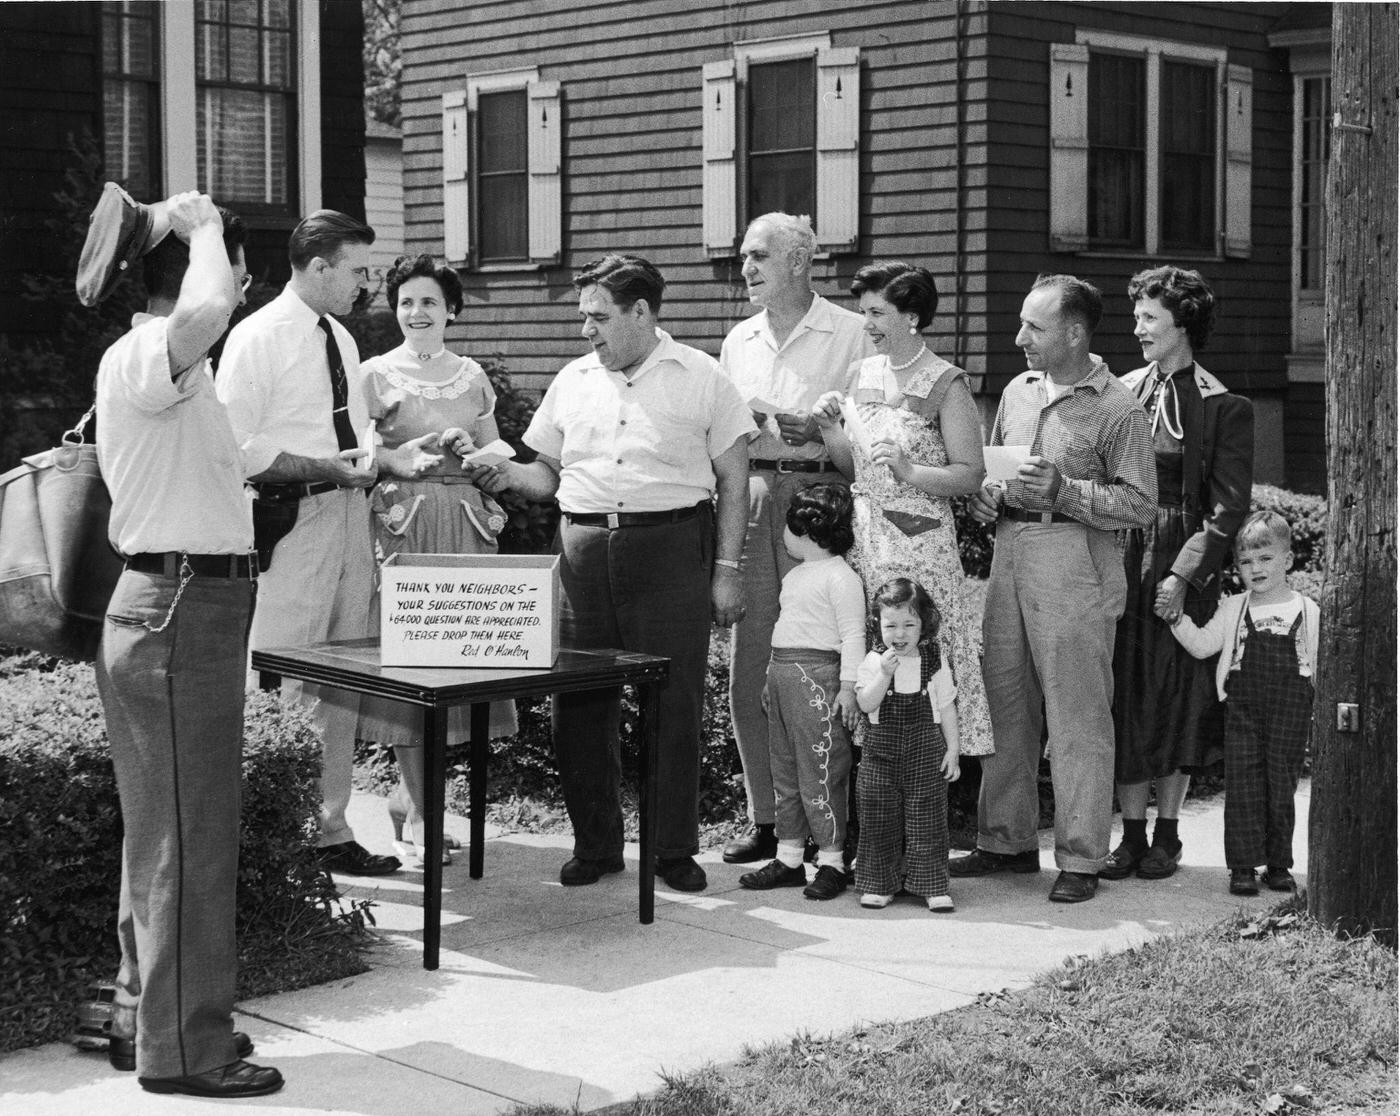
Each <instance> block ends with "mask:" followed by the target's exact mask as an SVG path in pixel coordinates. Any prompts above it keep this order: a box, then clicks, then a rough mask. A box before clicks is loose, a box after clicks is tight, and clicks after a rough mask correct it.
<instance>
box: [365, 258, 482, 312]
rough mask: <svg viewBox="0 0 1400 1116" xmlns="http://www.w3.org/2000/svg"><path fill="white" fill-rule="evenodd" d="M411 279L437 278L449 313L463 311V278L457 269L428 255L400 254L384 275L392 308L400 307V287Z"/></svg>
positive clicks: (390, 307)
mask: <svg viewBox="0 0 1400 1116" xmlns="http://www.w3.org/2000/svg"><path fill="white" fill-rule="evenodd" d="M410 279H435V280H437V285H438V287H439V288H440V289H441V290H442V301H443V302H444V303H445V304H446V306H447V312H448V313H449V314H460V313H461V312H462V302H463V296H462V280H461V279H460V278H459V277H458V275H457V269H456V268H455V267H448V266H447V265H446V264H444V263H438V261H437V260H435V259H434V258H433V257H432V256H428V255H422V256H400V257H399V258H398V259H396V260H395V261H394V266H393V267H391V268H390V269H389V273H388V274H387V275H386V276H384V286H385V287H386V288H387V289H388V292H389V309H390V310H393V309H396V308H397V307H398V304H399V288H400V287H402V286H403V285H404V284H405V283H407V282H408V281H409V280H410Z"/></svg>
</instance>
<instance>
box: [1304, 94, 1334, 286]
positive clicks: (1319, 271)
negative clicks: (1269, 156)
mask: <svg viewBox="0 0 1400 1116" xmlns="http://www.w3.org/2000/svg"><path fill="white" fill-rule="evenodd" d="M1331 99H1332V79H1331V78H1327V77H1315V78H1306V79H1304V81H1303V122H1302V123H1303V149H1302V152H1301V155H1302V165H1301V166H1300V167H1299V168H1298V177H1299V202H1298V205H1299V212H1298V241H1299V243H1298V249H1299V264H1300V265H1301V267H1300V270H1301V272H1302V274H1301V275H1300V276H1299V280H1300V282H1301V284H1302V286H1303V288H1304V289H1306V290H1316V291H1320V290H1322V285H1323V251H1324V249H1325V247H1326V243H1327V210H1326V207H1325V205H1324V201H1325V192H1326V188H1327V157H1328V154H1329V152H1330V145H1329V141H1330V133H1329V131H1328V128H1327V113H1328V107H1329V105H1330V102H1331Z"/></svg>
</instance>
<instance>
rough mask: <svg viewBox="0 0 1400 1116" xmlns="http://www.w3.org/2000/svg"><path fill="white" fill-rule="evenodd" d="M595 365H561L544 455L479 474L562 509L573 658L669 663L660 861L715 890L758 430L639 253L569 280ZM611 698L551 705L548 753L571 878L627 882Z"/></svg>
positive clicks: (548, 409)
mask: <svg viewBox="0 0 1400 1116" xmlns="http://www.w3.org/2000/svg"><path fill="white" fill-rule="evenodd" d="M574 286H575V288H577V290H578V291H579V314H580V315H581V316H582V318H583V336H584V337H585V339H587V340H588V341H589V343H590V344H591V345H592V346H593V352H592V353H590V354H589V355H588V356H584V357H580V358H579V359H578V360H575V361H573V362H571V363H570V364H568V365H566V366H565V367H564V369H563V370H562V371H561V372H560V373H559V375H558V376H557V377H556V378H555V380H554V382H553V383H552V384H551V385H550V387H549V390H548V392H546V394H545V397H544V400H543V402H542V403H541V404H540V407H539V409H538V410H537V411H536V412H535V417H534V419H533V420H532V421H531V423H530V427H529V429H528V430H527V431H526V432H525V442H526V444H527V445H529V446H530V448H531V449H533V450H535V451H536V452H537V454H538V457H537V458H536V460H535V461H533V462H530V463H529V464H520V463H517V462H505V463H504V464H502V465H501V466H499V467H498V469H496V470H483V471H481V474H479V475H481V477H482V479H481V481H480V483H481V484H482V487H483V488H485V489H487V490H488V491H491V492H497V491H501V490H503V489H505V488H511V489H514V490H516V491H518V492H522V493H524V494H525V495H527V496H530V497H532V498H534V499H548V498H549V497H551V496H556V497H557V499H558V501H559V508H560V511H561V512H562V513H563V514H562V517H561V520H560V525H559V537H558V540H557V544H556V545H557V549H558V551H559V554H560V556H561V564H560V570H561V574H560V576H561V582H562V588H563V605H562V610H561V612H562V624H561V637H562V641H563V643H564V645H565V646H566V647H570V648H593V647H617V648H622V649H623V650H627V651H637V652H642V653H645V654H652V655H664V656H666V657H667V658H669V659H670V660H671V670H670V680H669V683H668V684H667V685H666V687H665V688H664V689H663V690H662V693H661V741H660V749H659V756H658V762H657V769H658V770H657V776H656V778H657V790H658V795H657V808H656V813H657V835H656V849H657V864H656V870H657V873H658V875H660V876H661V878H662V879H663V880H665V881H666V883H667V884H668V885H669V886H670V887H672V888H676V889H678V890H682V891H700V890H702V889H703V888H704V887H705V884H706V879H705V873H704V870H703V869H701V867H700V866H699V865H698V864H696V863H695V860H694V855H695V853H696V852H698V851H699V778H700V718H701V702H702V699H703V696H704V682H705V660H706V656H707V652H708V648H709V639H710V624H711V620H712V619H713V621H714V622H715V623H718V624H721V625H729V624H731V623H733V622H734V621H735V620H736V619H738V618H739V616H740V615H742V606H741V603H740V582H739V551H740V548H741V547H742V546H743V537H744V516H745V499H744V495H745V493H744V489H745V483H746V472H747V470H746V454H745V445H746V444H747V441H748V439H749V437H750V436H751V435H752V433H753V431H754V424H753V420H752V419H751V418H750V416H749V411H748V408H747V407H746V406H745V405H744V402H743V400H742V399H741V398H740V396H739V393H738V392H737V391H736V390H735V388H734V385H733V384H732V383H731V382H730V381H729V380H728V379H727V378H726V377H725V376H724V375H723V374H722V373H721V372H720V370H719V367H718V365H717V364H716V363H715V361H714V360H713V358H711V357H709V356H706V355H705V354H704V353H702V352H700V351H699V350H697V349H692V348H690V347H689V346H686V345H682V344H679V343H678V342H676V341H674V340H673V339H672V338H671V337H670V336H668V335H667V334H666V333H664V332H662V331H661V330H660V329H658V328H657V325H656V314H657V311H658V310H659V309H660V307H661V292H662V290H663V288H664V287H665V280H664V279H662V277H661V274H660V272H658V271H657V270H656V268H655V267H653V266H652V265H651V264H650V263H648V262H647V261H646V260H644V259H641V258H640V257H638V256H621V255H614V256H606V257H604V258H603V259H601V260H597V261H595V262H594V263H592V264H589V265H588V266H587V267H586V268H585V269H584V271H583V272H582V273H581V274H580V275H578V276H577V277H576V278H575V279H574ZM619 713H620V710H619V705H618V696H617V693H616V692H615V691H614V692H608V691H588V692H584V693H578V694H560V695H557V696H556V697H555V699H554V748H555V753H556V755H557V757H558V761H559V777H560V780H561V782H562V783H563V788H564V801H565V804H566V805H567V806H568V810H569V819H570V821H571V822H572V823H573V827H574V855H573V857H572V858H571V859H570V860H569V861H568V862H567V863H566V864H565V865H564V867H563V868H562V869H561V870H560V874H559V878H560V882H561V883H563V884H565V885H569V886H573V885H580V884H591V883H595V882H596V881H597V880H598V879H599V878H600V877H601V876H602V875H604V874H606V873H609V872H620V871H622V869H623V860H622V807H621V801H620V797H619V789H620V780H621V760H620V753H619V749H618V717H619Z"/></svg>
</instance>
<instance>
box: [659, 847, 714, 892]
mask: <svg viewBox="0 0 1400 1116" xmlns="http://www.w3.org/2000/svg"><path fill="white" fill-rule="evenodd" d="M656 874H657V875H658V876H660V877H661V878H662V879H663V880H665V881H666V886H667V887H669V888H671V889H672V890H674V891H704V890H705V885H706V884H707V883H708V882H709V881H708V880H707V879H705V869H703V868H701V867H700V865H698V864H696V863H695V858H694V857H692V856H674V857H660V856H658V857H657V858H656Z"/></svg>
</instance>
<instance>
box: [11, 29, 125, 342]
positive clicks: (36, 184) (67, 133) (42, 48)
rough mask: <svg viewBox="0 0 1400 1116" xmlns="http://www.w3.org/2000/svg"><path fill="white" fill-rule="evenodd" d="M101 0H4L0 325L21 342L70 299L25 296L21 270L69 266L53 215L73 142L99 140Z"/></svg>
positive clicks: (55, 322) (72, 265)
mask: <svg viewBox="0 0 1400 1116" xmlns="http://www.w3.org/2000/svg"><path fill="white" fill-rule="evenodd" d="M100 14H101V11H100V8H99V7H98V5H96V4H40V3H14V4H0V75H3V77H0V119H3V120H4V121H5V133H4V142H3V143H0V331H2V332H4V333H5V334H6V335H8V336H9V337H10V338H11V339H12V340H16V341H21V340H26V339H28V338H32V337H35V336H36V335H44V334H48V333H51V332H53V331H54V330H55V329H57V328H58V326H59V323H60V321H61V320H62V316H63V314H64V313H66V312H67V310H68V309H70V307H67V306H60V305H54V304H52V303H50V302H35V301H32V300H29V299H26V298H24V296H23V291H24V289H25V288H24V285H23V276H25V275H29V274H34V273H36V272H43V271H47V272H50V273H52V274H63V275H69V274H72V273H73V272H74V271H75V270H76V267H77V259H76V258H74V259H56V258H55V253H54V250H53V235H52V233H51V232H50V230H49V228H48V222H49V221H50V220H51V219H52V218H53V216H54V213H55V204H54V200H53V195H54V193H55V192H56V191H58V190H61V189H62V188H63V175H64V172H65V171H66V170H67V169H68V168H69V167H70V166H72V164H73V154H72V151H71V149H70V146H69V145H70V142H71V140H72V139H73V138H74V137H78V136H81V135H83V134H84V133H87V134H89V135H91V136H93V137H95V138H97V139H98V140H99V141H100V139H101V128H102V117H101V108H102V106H101V102H100V101H99V99H98V93H97V91H98V86H99V79H100V74H101V59H100V57H99V56H98V53H97V49H98V23H99V16H100Z"/></svg>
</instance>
